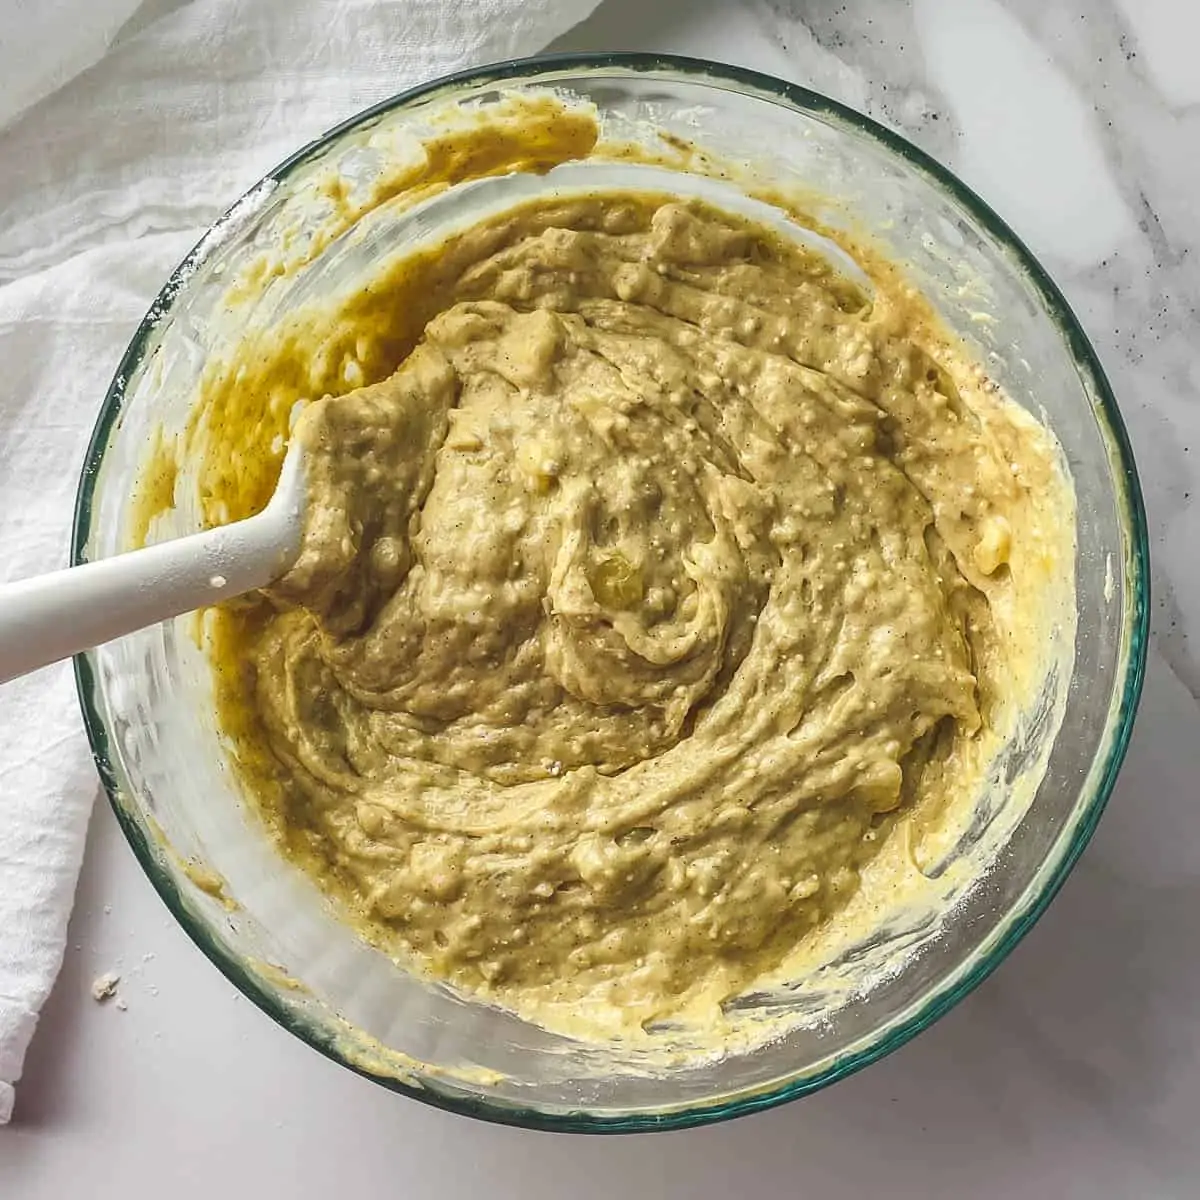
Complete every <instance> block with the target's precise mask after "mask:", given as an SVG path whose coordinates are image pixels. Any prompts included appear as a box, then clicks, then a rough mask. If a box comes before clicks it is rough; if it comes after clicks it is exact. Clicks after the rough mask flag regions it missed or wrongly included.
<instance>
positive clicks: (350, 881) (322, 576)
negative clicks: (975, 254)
mask: <svg viewBox="0 0 1200 1200" xmlns="http://www.w3.org/2000/svg"><path fill="white" fill-rule="evenodd" d="M438 263H440V264H441V265H440V266H437V265H436V264H438ZM447 263H450V264H451V266H447V265H446V264H447ZM430 264H432V265H430V266H429V268H428V270H429V275H430V283H429V288H428V289H427V295H429V296H432V297H434V298H435V299H436V306H435V308H434V311H436V315H435V316H433V319H432V320H430V321H429V323H428V325H427V327H426V328H425V331H424V335H423V337H421V338H420V341H419V344H418V345H417V346H416V348H415V349H413V350H412V352H411V353H409V354H407V356H406V357H405V358H404V361H403V362H402V363H401V365H400V367H399V369H398V370H397V371H396V372H395V374H393V375H392V376H391V377H390V378H386V379H384V380H383V381H382V382H379V383H376V384H374V385H372V386H369V387H364V388H360V389H359V390H357V391H351V392H349V393H347V394H345V395H342V396H339V397H337V398H326V399H323V400H319V401H317V402H315V403H312V404H310V405H309V406H308V407H307V408H306V409H305V411H304V412H303V414H302V416H301V418H300V420H299V422H298V424H297V427H296V430H295V436H296V437H299V438H300V439H302V441H303V442H304V444H305V447H306V449H307V452H308V461H309V464H310V476H309V480H310V497H311V511H310V513H309V517H308V525H307V531H306V538H305V544H304V549H303V552H302V554H301V557H300V560H299V562H298V563H297V564H296V566H295V567H294V569H293V570H292V571H291V572H290V573H289V575H288V576H287V577H286V578H285V579H284V580H283V581H282V582H281V583H280V584H279V585H278V586H277V587H276V588H275V589H273V590H272V593H271V596H270V599H271V601H272V605H271V606H270V607H263V606H259V608H258V609H257V610H256V611H254V612H253V613H252V615H251V616H249V617H247V616H246V615H245V614H244V613H243V614H236V613H235V614H233V615H232V616H231V617H230V618H229V619H230V620H231V621H235V622H240V624H238V632H237V636H231V637H229V638H227V639H226V640H225V642H224V646H225V649H224V651H223V652H222V651H221V650H218V653H217V665H218V668H219V669H221V670H224V671H226V673H227V674H228V675H231V676H236V677H237V678H239V679H241V680H243V681H244V687H242V688H241V690H240V692H236V689H235V694H236V695H237V696H240V701H239V700H236V699H235V700H234V701H231V702H227V704H226V708H225V711H224V714H223V721H224V725H225V727H226V729H227V731H228V732H229V733H230V734H231V736H232V738H233V742H234V747H235V751H236V752H237V753H238V754H239V755H240V757H241V759H242V761H243V763H244V764H246V765H247V767H248V777H249V778H250V779H251V782H252V787H253V790H254V791H255V794H256V796H257V799H258V802H259V804H260V807H261V808H262V810H263V812H264V815H265V816H266V817H267V819H268V821H269V822H270V823H271V824H272V826H273V827H274V828H275V829H276V830H277V831H278V832H279V834H280V837H281V841H282V843H283V845H284V846H285V848H286V849H287V850H288V852H290V853H291V854H293V855H294V856H296V857H297V858H298V859H299V860H300V861H302V862H303V863H304V864H305V865H306V866H307V867H308V869H309V870H311V871H313V872H314V873H315V874H317V875H318V876H319V877H320V878H321V879H322V882H323V883H324V885H325V886H326V887H327V888H328V889H329V890H330V891H331V892H333V893H334V894H335V895H338V896H339V897H341V898H342V900H343V901H344V902H345V903H346V904H347V905H348V906H349V907H350V909H351V910H352V911H353V912H355V913H356V914H357V916H358V919H359V920H360V921H362V922H364V923H365V924H366V925H367V926H368V927H369V928H370V930H371V931H372V935H373V936H374V937H375V938H376V939H377V940H381V941H383V942H384V943H385V944H388V945H391V946H393V947H395V948H397V949H398V950H399V951H400V953H401V954H402V956H403V957H404V958H405V959H406V960H408V961H414V960H415V963H416V964H417V965H418V966H419V967H421V968H423V969H425V970H428V971H429V972H430V973H432V974H433V975H435V976H438V977H441V978H445V979H448V980H450V981H452V982H454V983H455V984H458V985H461V986H463V987H465V988H467V989H470V990H474V991H477V992H482V993H484V994H486V995H489V996H491V997H493V998H495V999H497V1000H499V1001H500V1002H502V1003H504V1004H506V1005H508V1006H510V1007H513V1008H515V1009H516V1010H517V1011H520V1012H522V1013H525V1014H527V1015H530V1016H532V1017H534V1018H535V1019H539V1018H541V1017H544V1016H545V1015H546V1014H548V1013H551V1014H552V1013H559V1014H561V1013H564V1012H568V1011H572V1010H574V1011H576V1012H582V1011H585V1010H586V1011H587V1012H589V1013H591V1014H593V1015H594V1016H595V1018H596V1020H595V1024H596V1025H597V1026H598V1027H600V1028H607V1029H610V1030H611V1029H616V1028H628V1029H635V1030H636V1029H637V1028H639V1027H640V1026H641V1025H643V1024H644V1023H647V1022H653V1021H655V1020H658V1019H662V1018H669V1017H672V1016H675V1015H678V1014H680V1013H682V1012H684V1011H685V1010H686V1011H687V1012H688V1013H689V1015H690V1016H692V1017H693V1019H695V1020H698V1021H700V1022H701V1023H702V1022H703V1021H704V1020H705V1019H706V1017H705V1014H706V1013H708V1014H712V1013H714V1012H715V1011H716V1008H717V1006H719V1004H720V1003H721V1002H722V1001H723V1000H725V999H727V998H728V997H730V996H733V995H736V994H737V993H738V992H739V991H741V990H743V989H745V988H746V987H747V986H749V985H751V984H752V983H754V981H756V980H758V979H760V978H761V977H762V976H763V975H764V974H766V973H768V972H770V971H771V970H773V969H774V968H776V967H777V966H778V965H779V964H780V963H781V962H783V961H784V960H785V958H787V956H788V955H789V954H790V953H791V952H792V951H793V950H794V949H795V947H796V946H797V945H799V944H800V943H801V942H803V941H804V940H805V939H808V940H812V939H814V938H820V937H821V936H822V935H823V932H824V931H826V930H828V929H830V928H833V927H834V926H836V923H837V921H838V915H839V912H840V911H842V910H843V909H844V907H845V905H846V904H847V902H848V901H849V900H850V899H851V897H853V896H854V895H855V893H856V892H857V891H858V889H859V886H860V879H861V872H862V871H863V869H864V867H865V866H866V864H867V863H868V862H869V861H870V860H871V859H872V858H873V857H874V856H875V855H876V853H877V852H878V850H879V849H880V847H881V846H882V845H883V844H884V843H885V842H887V840H888V839H889V837H892V836H900V834H901V832H902V834H903V836H904V837H905V838H908V839H910V840H911V841H912V842H913V845H914V851H913V853H914V854H917V849H916V842H917V840H918V837H917V835H918V833H919V832H920V831H921V830H928V831H935V830H936V829H938V828H939V827H940V826H942V825H943V824H944V823H945V822H946V821H948V820H950V819H951V818H952V817H953V812H954V810H955V808H956V807H958V808H962V807H964V806H969V804H970V802H971V798H972V796H973V795H974V793H975V791H976V790H977V789H978V786H979V784H980V780H981V777H982V773H983V771H984V770H985V768H986V766H987V764H988V762H989V761H990V759H991V758H992V756H993V755H994V753H995V752H996V750H997V748H998V746H999V745H1000V744H1001V743H1002V742H1003V741H1004V739H1005V738H1006V737H1007V735H1008V732H1009V729H1010V726H1011V722H1012V720H1013V719H1014V717H1015V714H1016V711H1017V709H1018V708H1019V707H1020V705H1021V704H1022V703H1024V702H1025V701H1026V700H1027V699H1028V698H1029V695H1030V692H1031V689H1032V688H1033V686H1034V685H1035V684H1036V683H1037V681H1038V679H1039V678H1040V672H1041V669H1042V665H1043V658H1044V655H1045V653H1046V647H1047V644H1048V636H1049V635H1048V630H1047V628H1046V617H1045V614H1046V613H1047V612H1049V611H1050V606H1048V604H1047V597H1048V596H1049V594H1050V593H1051V591H1053V590H1054V589H1060V588H1061V586H1062V578H1063V574H1064V571H1066V570H1067V567H1066V566H1065V563H1066V561H1067V560H1066V558H1065V555H1066V554H1067V553H1068V552H1069V546H1070V530H1069V529H1068V528H1066V527H1065V524H1064V522H1063V520H1061V519H1056V516H1055V507H1056V505H1061V500H1062V497H1063V496H1064V495H1066V494H1067V492H1066V490H1065V484H1064V483H1063V481H1062V479H1061V477H1060V475H1059V473H1058V470H1057V468H1056V466H1055V460H1054V454H1053V445H1052V442H1051V440H1050V439H1049V438H1048V437H1047V436H1046V435H1045V433H1044V431H1042V430H1041V429H1040V427H1038V426H1037V425H1036V424H1035V423H1034V422H1033V421H1032V420H1030V419H1029V418H1028V417H1027V416H1025V415H1024V414H1023V413H1020V412H1019V411H1017V410H1016V409H1015V408H1013V407H1012V406H1011V405H1009V404H1008V403H1007V402H1005V401H1003V400H1002V399H1000V398H999V397H998V396H996V395H995V393H994V389H992V388H991V386H990V385H989V384H988V383H987V382H986V380H984V379H983V377H982V375H981V373H980V372H978V370H976V369H974V368H972V367H971V366H970V364H969V363H966V362H965V361H964V360H963V359H962V357H961V352H960V351H958V350H957V349H956V348H954V347H952V346H948V345H946V344H942V345H940V346H939V345H935V335H934V334H933V332H932V331H931V327H930V325H929V323H928V310H927V309H926V307H925V306H924V304H923V303H920V304H918V303H917V302H916V299H915V298H914V297H911V295H910V296H909V298H908V300H909V301H912V303H911V306H910V305H909V303H908V301H906V299H905V295H904V294H903V293H902V292H900V293H897V294H884V293H883V292H881V293H880V294H879V295H878V296H876V297H875V298H874V300H873V301H872V300H870V299H868V298H867V297H865V296H864V295H862V294H861V293H860V292H859V291H857V290H856V289H855V288H854V287H853V286H851V285H850V284H848V283H846V282H844V281H842V280H841V279H839V278H838V277H836V276H835V275H833V274H832V272H831V270H830V268H829V266H828V264H827V263H826V262H825V261H824V260H823V259H821V258H819V257H818V256H816V255H815V254H812V253H811V252H808V251H804V250H801V249H799V248H797V247H795V246H792V245H790V244H785V243H783V242H782V241H781V240H780V239H779V238H778V237H777V236H776V235H774V234H771V233H768V232H767V231H765V230H763V229H759V228H756V227H754V226H750V225H747V224H745V223H743V222H741V221H740V220H738V219H735V218H732V217H727V216H723V215H721V214H718V213H716V212H714V211H712V210H707V209H704V208H701V207H699V206H696V205H687V204H681V203H674V202H669V201H664V200H662V199H653V198H646V197H637V196H634V195H609V196H596V197H591V198H588V199H585V200H579V201H573V202H569V203H568V202H558V203H557V204H546V203H542V204H540V205H532V206H529V207H527V208H524V209H520V210H517V211H515V212H513V213H510V214H507V215H505V216H504V217H501V218H497V219H495V220H493V221H491V222H488V223H487V224H484V225H481V226H479V227H477V228H475V229H473V230H471V231H470V232H468V233H467V234H464V235H461V236H460V237H458V238H456V239H455V240H454V241H453V243H451V244H450V245H449V246H448V247H447V248H446V250H445V253H444V254H443V255H442V256H441V257H440V258H439V257H438V256H434V258H432V259H430ZM451 267H452V269H451ZM935 353H936V354H937V360H936V361H935V358H934V357H933V354H935ZM1061 511H1062V512H1069V505H1068V506H1062V507H1061ZM222 653H223V654H224V658H222ZM247 654H249V655H250V656H251V660H252V663H253V668H252V669H251V670H250V671H249V673H248V674H246V673H245V672H244V670H242V668H241V667H240V665H239V664H238V663H237V661H236V660H237V658H239V657H240V656H244V655H247ZM898 821H899V822H900V823H901V824H900V825H897V822H898ZM914 831H916V832H914ZM931 836H932V832H931ZM885 901H886V898H882V900H881V903H882V902H885ZM560 1023H561V1022H560Z"/></svg>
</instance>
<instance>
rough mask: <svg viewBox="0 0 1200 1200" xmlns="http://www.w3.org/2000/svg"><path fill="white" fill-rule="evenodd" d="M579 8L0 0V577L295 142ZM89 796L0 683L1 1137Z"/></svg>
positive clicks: (16, 567)
mask: <svg viewBox="0 0 1200 1200" xmlns="http://www.w3.org/2000/svg"><path fill="white" fill-rule="evenodd" d="M597 3H598V0H190V2H189V0H182V2H181V0H146V3H143V4H141V5H140V6H139V3H138V0H10V7H9V8H8V11H7V12H6V13H5V16H4V19H3V21H0V164H2V166H0V365H2V369H0V580H5V579H17V578H20V577H22V576H24V575H29V574H34V573H36V572H40V571H46V570H51V569H53V568H55V567H59V566H63V565H65V563H66V558H67V545H68V531H69V528H70V522H71V509H72V502H73V497H74V492H75V483H76V477H77V475H78V471H79V467H80V463H81V461H82V457H83V454H84V450H85V448H86V445H87V441H88V437H89V434H90V431H91V428H92V424H93V422H94V420H95V417H96V412H97V408H98V406H99V403H100V400H101V398H102V396H103V395H104V390H105V387H106V386H107V384H108V381H109V379H110V378H111V376H112V373H113V371H114V369H115V367H116V364H117V361H118V359H119V358H120V355H121V353H122V351H123V349H124V347H125V344H126V342H127V341H128V339H129V337H130V335H131V334H132V332H133V330H134V327H135V326H136V324H137V322H138V321H139V320H140V318H141V316H142V314H143V313H144V312H145V311H146V309H147V307H148V306H149V304H150V301H151V300H152V299H153V297H154V295H155V293H156V292H157V290H158V288H159V287H160V286H161V285H162V283H163V282H164V281H165V279H166V277H167V275H168V273H169V272H170V270H171V269H172V268H173V267H174V266H175V264H176V263H177V262H178V261H179V260H180V259H181V258H182V257H183V255H184V254H185V253H186V252H187V250H188V249H189V248H190V247H191V246H192V245H193V244H194V243H195V242H196V241H197V240H198V238H199V237H200V235H201V233H202V232H203V230H204V228H205V227H206V226H207V225H208V224H209V223H210V222H211V221H212V220H213V219H215V218H216V217H217V215H218V214H219V213H220V212H221V211H222V210H223V209H224V208H225V207H226V206H227V205H228V204H229V203H230V202H232V201H233V200H234V199H235V198H236V197H237V196H238V195H239V194H240V193H241V192H242V191H244V190H245V189H246V188H247V187H249V186H250V185H251V184H252V183H254V182H255V180H256V179H258V178H259V177H260V176H261V175H263V174H264V173H265V172H266V171H267V170H269V169H270V168H271V167H272V166H273V165H274V164H275V163H277V162H278V161H280V160H281V159H282V158H284V157H286V155H287V154H289V153H290V152H291V151H292V150H294V149H296V148H297V147H299V146H300V145H302V144H303V143H305V142H306V141H308V140H310V139H312V138H313V137H315V136H317V135H318V134H319V133H321V132H322V131H323V130H325V129H327V128H328V127H330V126H331V125H334V124H336V123H337V122H338V121H340V120H342V119H343V118H345V117H347V116H349V115H351V114H352V113H354V112H356V111H357V110H359V109H361V108H363V107H365V106H367V105H368V104H371V103H373V102H374V101H376V100H380V99H383V98H384V97H386V96H389V95H392V94H393V93H395V92H397V91H400V90H402V89H403V88H405V87H408V86H410V85H411V84H414V83H417V82H419V81H421V80H424V79H429V78H432V77H433V76H435V75H439V74H442V73H443V72H446V71H450V70H454V69H456V68H460V67H463V66H468V65H471V64H477V63H484V62H489V61H495V60H499V59H504V58H510V57H515V56H520V55H524V54H531V53H535V52H536V51H538V50H539V49H541V48H542V47H543V46H545V45H546V44H547V43H548V42H550V41H552V40H553V39H554V38H555V37H557V36H559V35H560V34H562V33H564V32H566V30H568V29H569V28H570V27H571V26H572V25H574V24H575V23H577V22H578V21H580V20H582V19H583V18H584V17H585V16H587V15H588V13H590V12H591V10H592V9H593V8H594V7H595V6H596V4H597ZM95 793H96V786H95V774H94V771H93V769H92V765H91V761H90V758H89V755H88V750H87V746H86V743H85V741H84V737H83V733H82V729H81V725H80V720H79V717H78V713H77V708H76V704H75V698H74V694H73V688H72V684H71V680H70V673H69V670H68V668H67V667H66V666H60V667H56V668H50V669H48V670H46V671H43V672H40V673H38V674H36V675H33V676H28V677H26V678H24V679H21V680H17V681H15V682H14V683H11V684H8V685H5V686H3V687H0V1123H3V1122H5V1121H7V1120H8V1118H9V1116H10V1114H11V1111H12V1103H13V1088H12V1085H13V1083H14V1082H15V1081H16V1080H17V1078H18V1077H19V1076H20V1073H21V1063H22V1060H23V1058H24V1055H25V1050H26V1048H27V1046H28V1044H29V1040H30V1037H31V1036H32V1034H33V1030H34V1026H35V1025H36V1023H37V1014H38V1012H39V1011H40V1009H41V1006H42V1004H43V1002H44V1001H45V999H46V997H47V995H48V994H49V992H50V988H51V985H52V984H53V982H54V977H55V975H56V974H57V972H58V968H59V966H60V964H61V962H62V955H63V950H64V945H65V941H66V929H67V919H68V916H69V914H70V909H71V901H72V897H73V894H74V890H75V881H76V876H77V874H78V871H79V864H80V859H81V857H82V854H83V844H84V836H85V832H86V828H87V819H88V813H89V811H90V809H91V804H92V799H93V797H94V795H95Z"/></svg>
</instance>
